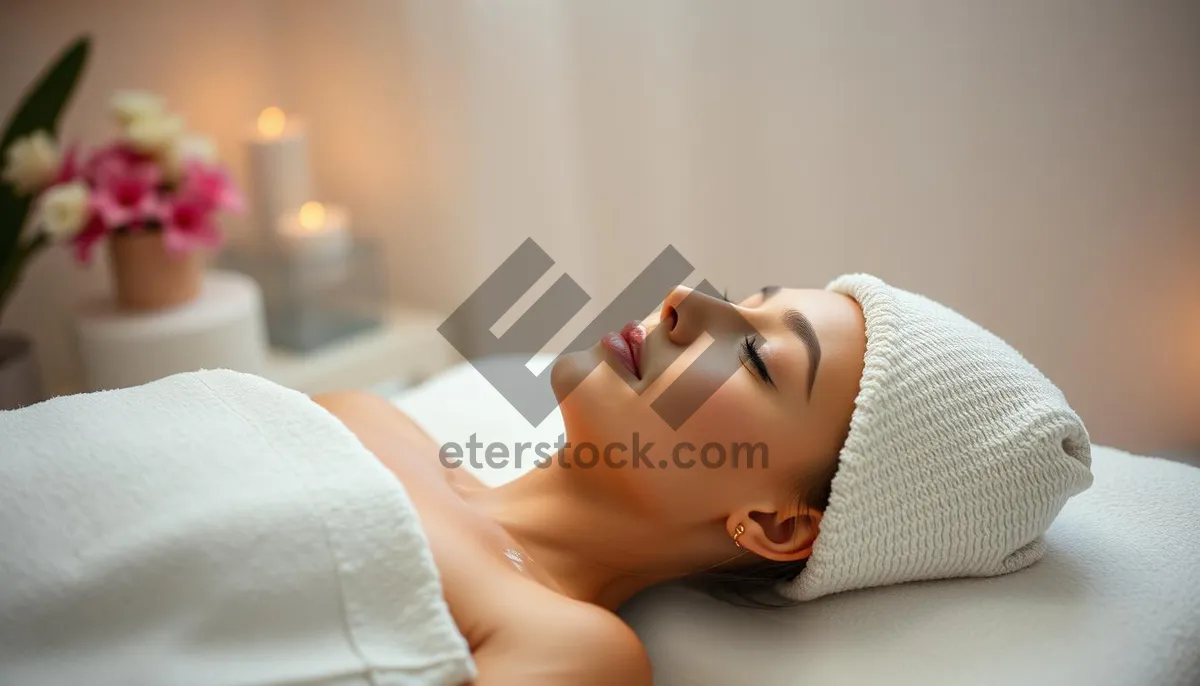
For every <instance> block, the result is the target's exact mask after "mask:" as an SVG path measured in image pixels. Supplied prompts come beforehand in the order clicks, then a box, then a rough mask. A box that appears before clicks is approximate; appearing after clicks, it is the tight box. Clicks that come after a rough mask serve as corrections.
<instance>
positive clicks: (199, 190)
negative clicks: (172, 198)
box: [179, 160, 243, 212]
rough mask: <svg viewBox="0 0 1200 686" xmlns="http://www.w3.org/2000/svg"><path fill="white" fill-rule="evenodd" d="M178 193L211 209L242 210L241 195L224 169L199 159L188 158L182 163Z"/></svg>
mask: <svg viewBox="0 0 1200 686" xmlns="http://www.w3.org/2000/svg"><path fill="white" fill-rule="evenodd" d="M179 193H180V195H181V196H185V197H187V198H189V199H191V200H194V201H196V202H199V203H202V204H205V205H208V206H209V207H211V208H212V209H213V210H228V211H231V212H241V211H242V207H243V205H242V196H241V194H239V193H238V191H237V188H235V187H234V185H233V183H232V182H230V180H229V175H228V174H226V173H225V170H224V169H221V168H220V167H216V166H213V165H210V164H206V163H204V162H201V161H200V160H188V161H187V162H186V163H185V164H184V178H183V184H182V185H181V187H180V189H179Z"/></svg>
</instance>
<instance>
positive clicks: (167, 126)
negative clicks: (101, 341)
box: [39, 92, 242, 310]
mask: <svg viewBox="0 0 1200 686" xmlns="http://www.w3.org/2000/svg"><path fill="white" fill-rule="evenodd" d="M110 107H111V109H112V113H113V115H114V118H115V120H116V123H117V125H118V126H119V128H120V132H121V133H120V135H119V136H118V137H117V139H116V140H114V141H113V142H111V143H109V144H107V145H104V146H102V147H100V148H98V149H96V150H95V151H93V152H92V153H91V155H89V156H86V157H82V156H77V155H76V154H75V153H74V152H70V153H68V154H67V155H66V157H65V160H64V163H63V165H62V167H61V169H60V171H59V174H58V176H57V178H56V179H55V181H54V183H53V184H52V185H50V186H49V187H48V188H46V189H45V191H43V193H42V195H41V197H40V206H41V207H42V211H41V212H40V214H39V216H40V218H41V222H42V225H43V230H44V231H45V232H46V233H48V234H50V235H52V236H54V237H55V238H57V239H59V240H66V241H68V242H69V243H70V244H71V246H72V247H73V248H74V252H75V256H76V258H77V259H78V260H79V261H80V262H82V263H87V262H89V261H90V260H91V258H92V254H93V252H94V250H95V247H96V245H97V244H98V243H99V242H100V241H102V240H105V239H107V242H108V249H109V262H110V265H111V267H112V272H113V277H114V278H113V282H114V286H115V291H116V300H117V303H118V305H120V306H121V307H123V308H126V309H132V310H146V309H158V308H164V307H172V306H176V305H179V304H182V303H185V302H187V301H188V300H191V299H192V298H194V297H195V296H196V295H197V293H198V292H199V289H200V285H201V282H202V280H203V273H204V262H203V252H204V250H205V249H213V248H216V247H217V246H219V245H220V243H221V231H220V228H219V225H218V224H217V222H216V215H217V213H218V212H221V211H225V210H233V211H240V210H241V208H242V199H241V197H240V195H239V194H238V192H237V190H236V189H235V188H234V187H233V185H232V184H231V183H230V181H229V176H228V174H227V173H226V171H225V170H224V169H223V168H222V167H220V166H218V165H217V164H216V163H215V157H216V156H215V147H214V146H213V144H212V141H210V140H209V139H207V138H205V137H203V136H199V135H196V134H192V133H189V132H187V131H186V129H185V127H184V123H183V119H182V118H181V117H180V116H179V115H177V114H172V113H170V112H168V111H166V110H165V109H164V107H163V102H162V99H161V98H159V97H158V96H155V95H152V94H149V93H143V92H120V93H117V94H115V95H114V96H113V97H112V99H111V101H110Z"/></svg>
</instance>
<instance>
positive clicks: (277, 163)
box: [247, 107, 312, 237]
mask: <svg viewBox="0 0 1200 686" xmlns="http://www.w3.org/2000/svg"><path fill="white" fill-rule="evenodd" d="M247 147H248V149H249V153H250V197H251V199H252V202H253V204H252V209H253V212H254V215H253V216H254V221H255V223H256V227H255V228H256V229H257V230H258V231H259V233H260V235H262V236H264V237H266V236H270V235H273V234H274V232H275V229H276V222H278V220H279V217H280V216H282V215H283V214H284V213H285V212H288V211H294V210H295V209H296V208H298V207H300V205H301V204H303V203H304V202H305V201H307V200H308V199H309V198H311V197H312V188H311V180H310V176H309V172H308V136H307V134H306V131H305V128H304V125H303V122H300V121H296V120H295V119H289V118H288V117H287V116H286V115H285V114H284V113H283V110H281V109H279V108H278V107H268V108H267V109H265V110H263V111H262V113H261V114H259V115H258V130H257V133H256V134H255V136H254V137H253V138H251V139H250V141H249V142H248V143H247Z"/></svg>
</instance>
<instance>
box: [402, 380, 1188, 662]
mask: <svg viewBox="0 0 1200 686" xmlns="http://www.w3.org/2000/svg"><path fill="white" fill-rule="evenodd" d="M545 362H546V358H544V357H541V358H538V359H537V360H536V362H535V365H536V366H535V370H538V369H540V368H541V366H542V365H544V363H545ZM396 402H397V404H398V405H399V406H400V407H402V408H403V409H405V410H407V411H408V412H409V413H410V414H412V415H413V417H414V418H415V419H416V421H417V422H418V423H420V424H421V425H422V426H424V427H425V428H426V429H427V430H428V431H430V433H432V434H433V435H434V436H435V438H437V439H438V440H439V441H459V442H465V441H466V440H467V438H468V437H469V436H470V435H471V434H476V439H477V440H479V441H480V442H482V443H485V444H486V443H488V442H490V441H500V442H508V443H510V444H511V443H512V442H515V441H522V440H529V441H534V442H536V441H543V440H544V441H552V440H553V439H554V438H555V437H556V436H557V435H558V434H559V432H561V431H562V430H563V428H562V418H561V416H560V415H558V414H557V413H554V414H551V415H550V417H548V418H547V419H546V420H545V421H544V422H543V423H542V425H541V426H539V427H532V426H530V425H529V424H528V422H526V421H525V420H524V419H523V418H522V417H521V416H520V414H519V413H517V412H516V411H515V410H513V409H512V407H511V406H509V405H508V404H507V402H505V401H504V399H503V397H501V396H500V394H499V393H497V392H496V391H495V390H494V389H493V388H491V386H490V385H488V383H487V382H486V380H484V379H483V378H482V377H481V376H480V375H479V374H478V373H477V372H476V371H475V370H474V369H472V368H471V367H470V366H469V365H461V366H459V367H456V368H454V369H451V370H449V371H448V372H446V373H444V374H442V375H441V376H439V377H437V378H435V379H432V380H430V381H429V382H427V383H426V384H424V385H423V386H421V387H418V388H416V389H413V390H411V391H409V392H407V393H405V394H403V395H402V396H400V397H399V398H397V399H396ZM1093 460H1094V463H1093V470H1094V473H1095V476H1096V479H1095V484H1094V485H1093V487H1092V488H1091V489H1090V490H1088V491H1086V492H1085V493H1083V494H1081V495H1079V496H1077V497H1075V498H1073V499H1072V500H1071V501H1069V502H1068V503H1067V506H1066V508H1065V509H1064V510H1063V512H1062V514H1061V515H1060V516H1059V518H1058V519H1057V520H1056V521H1055V523H1054V525H1053V526H1052V527H1051V529H1050V531H1049V532H1048V534H1047V545H1048V551H1047V554H1046V556H1045V558H1043V559H1042V560H1041V561H1040V562H1038V563H1037V564H1035V565H1033V566H1032V567H1031V568H1029V569H1027V570H1024V571H1021V572H1018V573H1016V574H1012V575H1008V576H1004V577H998V578H994V579H970V580H953V581H936V582H928V583H917V584H907V585H902V586H892V587H888V588H880V589H872V590H865V591H854V592H850V593H845V594H840V595H837V596H832V597H829V598H823V599H820V600H817V601H813V602H810V603H805V604H803V605H800V606H797V607H793V608H787V609H783V610H769V611H761V610H747V609H742V608H737V607H733V606H730V605H727V604H724V603H721V602H719V601H716V600H713V599H711V598H708V597H706V596H703V595H700V594H698V593H695V592H693V591H690V590H687V589H684V588H681V587H679V586H675V585H668V586H664V587H661V588H658V589H653V590H651V591H649V592H647V593H645V594H643V595H642V596H640V597H639V598H636V599H635V600H634V601H633V602H631V603H630V604H629V605H627V606H626V607H625V608H624V609H623V611H622V614H623V616H624V617H625V618H626V619H627V621H629V623H630V624H631V625H632V626H633V628H634V629H635V630H637V632H638V634H639V635H640V636H641V637H642V639H643V641H644V642H645V644H646V646H647V649H648V650H649V652H650V655H651V658H652V660H653V663H654V672H655V679H654V681H655V684H656V685H657V686H684V685H688V686H691V685H696V684H703V685H710V684H711V685H721V684H730V685H737V686H741V685H743V684H756V683H762V684H776V683H795V684H806V683H811V684H923V685H929V684H946V685H954V686H959V685H961V684H1028V685H1034V684H1047V685H1051V684H1053V685H1056V686H1057V685H1061V684H1089V685H1095V686H1134V685H1154V686H1197V684H1200V469H1197V468H1195V467H1191V466H1187V465H1183V464H1179V463H1173V462H1167V461H1165V460H1161V459H1155V458H1147V457H1137V456H1132V455H1129V454H1126V453H1123V452H1121V451H1118V450H1114V449H1111V448H1105V447H1101V446H1096V447H1095V449H1094V450H1093ZM475 471H476V473H478V474H479V476H480V478H481V479H483V480H485V481H486V482H489V483H500V482H503V481H506V480H508V479H511V478H513V477H515V476H517V475H518V474H519V473H520V471H519V470H517V469H515V468H513V467H511V466H510V467H509V468H507V469H503V470H489V469H487V468H483V469H478V470H475Z"/></svg>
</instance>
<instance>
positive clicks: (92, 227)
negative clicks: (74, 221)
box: [71, 211, 108, 264]
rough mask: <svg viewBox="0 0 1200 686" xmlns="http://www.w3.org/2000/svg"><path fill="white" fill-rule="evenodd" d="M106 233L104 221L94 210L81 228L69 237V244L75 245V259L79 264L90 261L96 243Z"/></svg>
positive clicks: (106, 228)
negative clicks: (72, 236) (73, 235)
mask: <svg viewBox="0 0 1200 686" xmlns="http://www.w3.org/2000/svg"><path fill="white" fill-rule="evenodd" d="M106 235H108V227H107V226H105V225H104V221H103V220H102V219H100V216H99V215H97V214H96V213H95V212H94V211H93V212H92V216H91V218H90V219H88V221H87V223H86V224H84V225H83V229H82V230H81V231H80V232H79V233H77V234H75V237H74V238H72V239H71V245H73V246H74V247H75V260H76V261H77V262H79V263H80V264H88V263H89V262H91V261H92V251H93V250H95V249H96V244H97V243H99V242H100V241H101V240H103V239H104V237H105V236H106Z"/></svg>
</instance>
